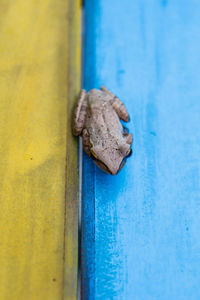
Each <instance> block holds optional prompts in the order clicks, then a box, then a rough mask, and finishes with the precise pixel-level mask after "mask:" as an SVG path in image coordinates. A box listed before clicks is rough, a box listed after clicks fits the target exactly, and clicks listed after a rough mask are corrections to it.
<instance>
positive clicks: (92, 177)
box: [82, 0, 200, 300]
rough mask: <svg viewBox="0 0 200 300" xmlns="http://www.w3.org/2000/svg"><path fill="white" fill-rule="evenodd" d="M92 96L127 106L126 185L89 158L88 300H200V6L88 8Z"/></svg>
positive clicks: (102, 0) (87, 73)
mask: <svg viewBox="0 0 200 300" xmlns="http://www.w3.org/2000/svg"><path fill="white" fill-rule="evenodd" d="M85 26H86V28H85V32H86V37H85V58H84V60H85V64H84V78H85V79H84V84H83V88H86V89H87V90H88V89H90V88H94V87H96V88H99V87H100V86H101V85H104V86H106V87H107V88H108V89H110V90H111V91H112V92H113V93H115V94H116V95H118V97H119V98H120V99H121V100H122V101H124V103H125V105H126V107H127V110H128V112H129V114H130V117H131V122H130V123H129V125H128V127H129V129H130V131H132V132H134V151H133V155H132V157H131V158H130V159H129V161H128V162H127V165H126V166H125V167H124V168H123V170H122V171H121V172H120V173H119V174H118V175H117V176H114V177H112V176H110V175H106V174H104V173H103V172H102V171H101V170H99V169H98V168H96V167H95V166H94V164H93V162H91V161H90V160H89V158H88V157H86V156H84V162H83V171H84V174H83V184H84V186H83V214H82V216H83V229H82V298H83V299H87V300H88V299H95V300H97V299H109V300H111V299H115V300H116V299H119V300H132V299H134V300H169V299H170V300H189V299H191V300H196V299H199V298H200V285H199V281H200V256H199V253H200V239H199V232H200V213H199V206H200V181H199V174H200V121H199V120H200V105H199V99H200V73H199V66H200V42H199V41H200V39H199V38H200V36H199V27H200V3H199V2H198V1H195V0H191V1H189V2H188V1H186V0H183V1H179V0H174V1H167V0H159V1H155V0H150V1H143V0H142V1H129V0H125V1H123V4H122V1H120V0H115V1H114V0H110V1H106V0H97V1H92V0H91V1H90V0H89V1H85Z"/></svg>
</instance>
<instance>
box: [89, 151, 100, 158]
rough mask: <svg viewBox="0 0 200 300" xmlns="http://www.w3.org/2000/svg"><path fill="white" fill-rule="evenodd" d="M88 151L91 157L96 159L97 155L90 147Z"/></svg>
mask: <svg viewBox="0 0 200 300" xmlns="http://www.w3.org/2000/svg"><path fill="white" fill-rule="evenodd" d="M90 153H91V156H92V159H98V157H97V156H96V154H95V153H94V151H93V150H92V149H90Z"/></svg>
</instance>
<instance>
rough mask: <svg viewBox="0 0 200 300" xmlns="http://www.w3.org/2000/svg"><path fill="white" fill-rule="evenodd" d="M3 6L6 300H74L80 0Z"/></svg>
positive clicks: (0, 139) (0, 60)
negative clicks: (74, 125)
mask: <svg viewBox="0 0 200 300" xmlns="http://www.w3.org/2000/svg"><path fill="white" fill-rule="evenodd" d="M0 6H1V10H0V25H1V26H0V53H1V57H0V144H1V149H0V165H1V168H0V186H1V187H0V201H1V209H0V266H1V267H0V278H1V280H0V298H1V299H2V300H9V299H12V300H15V299H16V300H17V299H20V300H22V299H24V300H27V299H30V300H31V299H37V300H39V299H42V300H43V299H48V300H50V299H52V300H55V299H70V300H71V299H76V297H77V257H78V254H77V250H78V245H77V243H78V217H77V216H78V198H77V186H78V172H77V142H76V141H75V139H74V138H73V137H72V135H71V111H72V107H73V103H74V101H75V98H76V96H77V95H78V92H79V89H80V87H79V85H80V1H79V0H75V1H63V0H58V1H56V2H55V1H53V0H47V1H37V0H36V1H24V0H15V1H13V0H6V1H5V0H0ZM66 152H67V155H66ZM65 199H66V201H65Z"/></svg>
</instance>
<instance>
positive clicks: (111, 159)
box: [72, 86, 133, 175]
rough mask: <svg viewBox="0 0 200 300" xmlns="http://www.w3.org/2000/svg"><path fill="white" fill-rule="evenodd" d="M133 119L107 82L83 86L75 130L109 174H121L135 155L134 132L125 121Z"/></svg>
mask: <svg viewBox="0 0 200 300" xmlns="http://www.w3.org/2000/svg"><path fill="white" fill-rule="evenodd" d="M129 119H130V118H129V114H128V112H127V110H126V108H125V106H124V104H123V103H122V101H121V100H120V99H119V98H118V97H117V96H115V95H114V94H113V93H112V92H111V91H110V90H108V89H107V88H105V87H104V86H102V87H101V88H100V89H95V88H94V89H91V90H89V91H88V92H86V90H84V89H82V90H81V92H80V95H79V98H78V102H77V105H76V108H75V110H74V116H73V125H72V131H73V134H74V136H82V144H83V149H84V151H85V153H86V154H87V155H88V156H89V157H90V158H92V159H93V161H94V163H95V164H96V165H97V166H98V167H99V168H100V169H101V170H103V171H104V172H106V173H108V174H111V175H116V174H118V172H119V171H120V170H121V169H122V168H123V167H124V165H125V163H126V160H127V158H128V157H129V156H130V155H131V152H132V149H131V145H132V141H133V136H132V134H130V133H129V132H128V129H127V128H126V127H124V126H122V123H121V120H122V121H124V122H128V121H129Z"/></svg>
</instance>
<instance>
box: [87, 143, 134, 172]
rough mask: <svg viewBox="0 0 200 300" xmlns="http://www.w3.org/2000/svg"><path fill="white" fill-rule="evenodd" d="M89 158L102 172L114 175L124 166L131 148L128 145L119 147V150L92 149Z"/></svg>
mask: <svg viewBox="0 0 200 300" xmlns="http://www.w3.org/2000/svg"><path fill="white" fill-rule="evenodd" d="M90 152H91V157H92V159H93V160H94V162H95V164H96V165H97V166H98V167H99V168H100V169H102V170H103V171H104V172H106V173H108V174H111V175H116V174H117V173H118V172H119V171H120V170H121V169H122V168H123V167H124V165H125V163H126V159H127V157H128V156H130V154H131V147H130V145H128V144H124V145H121V146H120V147H119V149H116V148H107V149H103V150H102V149H100V148H99V147H92V148H91V149H90Z"/></svg>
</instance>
